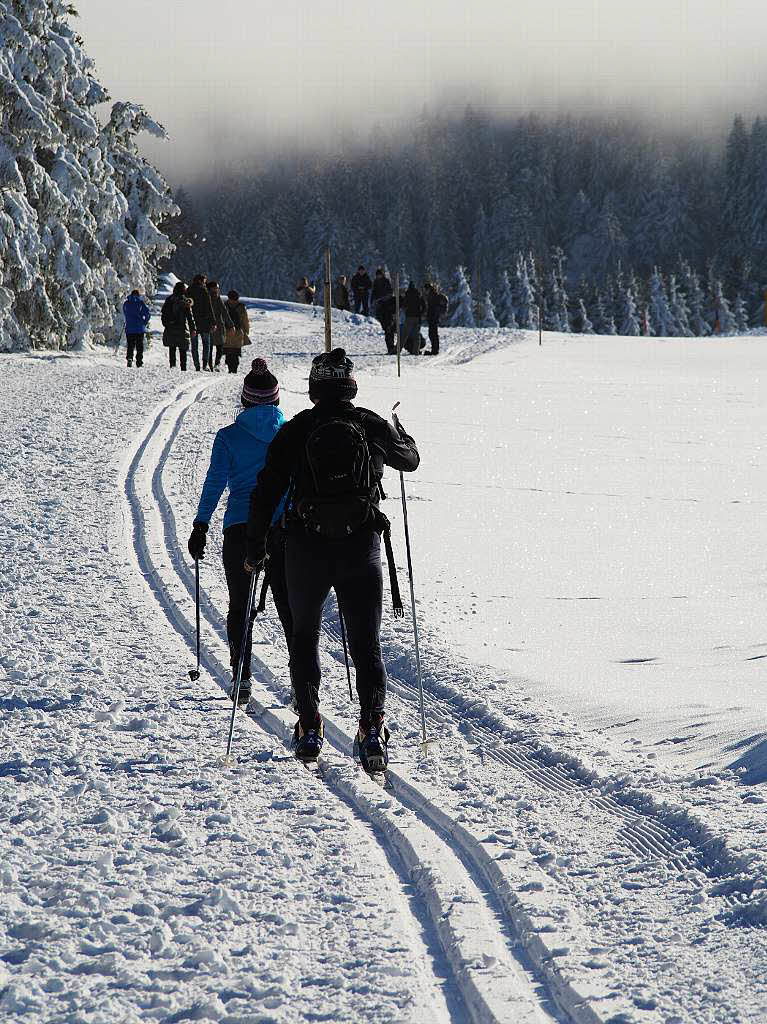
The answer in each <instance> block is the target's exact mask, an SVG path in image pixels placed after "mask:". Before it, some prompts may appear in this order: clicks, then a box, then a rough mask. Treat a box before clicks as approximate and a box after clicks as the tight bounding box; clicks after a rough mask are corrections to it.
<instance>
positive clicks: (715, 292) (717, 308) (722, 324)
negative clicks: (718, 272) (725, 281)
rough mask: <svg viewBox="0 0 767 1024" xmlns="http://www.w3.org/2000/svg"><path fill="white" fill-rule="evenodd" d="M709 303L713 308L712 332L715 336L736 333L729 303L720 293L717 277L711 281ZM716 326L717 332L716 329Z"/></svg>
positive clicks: (720, 284) (735, 325) (720, 288)
mask: <svg viewBox="0 0 767 1024" xmlns="http://www.w3.org/2000/svg"><path fill="white" fill-rule="evenodd" d="M711 301H712V303H713V307H714V324H715V327H714V331H715V333H716V334H724V335H731V334H735V333H736V331H737V323H736V321H735V317H734V316H733V315H732V310H731V309H730V303H729V302H728V301H727V299H726V298H725V295H724V292H723V291H722V282H721V281H720V280H719V278H717V277H713V278H712V281H711ZM716 325H718V328H719V329H718V330H717V329H716Z"/></svg>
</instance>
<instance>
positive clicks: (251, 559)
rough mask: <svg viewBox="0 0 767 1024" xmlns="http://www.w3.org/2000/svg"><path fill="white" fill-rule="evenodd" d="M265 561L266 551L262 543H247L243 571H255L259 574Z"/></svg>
mask: <svg viewBox="0 0 767 1024" xmlns="http://www.w3.org/2000/svg"><path fill="white" fill-rule="evenodd" d="M265 560H266V550H265V545H264V542H263V541H261V542H260V543H259V542H258V541H256V542H253V541H249V542H248V546H247V550H246V554H245V571H246V572H253V570H254V569H255V570H256V571H257V572H260V571H261V569H262V568H263V565H264V561H265Z"/></svg>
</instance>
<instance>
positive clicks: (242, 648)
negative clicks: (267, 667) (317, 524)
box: [226, 569, 260, 761]
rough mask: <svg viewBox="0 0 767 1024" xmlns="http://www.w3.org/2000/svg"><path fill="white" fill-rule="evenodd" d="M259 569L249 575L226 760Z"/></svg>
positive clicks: (230, 745)
mask: <svg viewBox="0 0 767 1024" xmlns="http://www.w3.org/2000/svg"><path fill="white" fill-rule="evenodd" d="M259 574H260V569H259V570H258V571H256V570H255V569H254V570H253V572H252V573H251V574H250V589H249V590H248V601H247V604H246V606H245V623H244V625H243V629H242V641H241V642H240V656H239V658H238V659H237V671H236V672H235V675H234V687H233V689H232V718H231V721H230V722H229V737H228V739H227V741H226V760H227V761H228V760H229V754H230V752H231V749H232V734H233V733H234V716H235V715H236V714H237V701H238V700H239V698H240V682H241V680H242V669H243V665H244V664H245V648H246V647H247V646H248V636H249V634H250V626H251V623H250V613H251V610H252V608H253V596H254V595H255V593H256V583H257V582H258V577H259Z"/></svg>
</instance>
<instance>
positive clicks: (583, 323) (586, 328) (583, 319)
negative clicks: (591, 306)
mask: <svg viewBox="0 0 767 1024" xmlns="http://www.w3.org/2000/svg"><path fill="white" fill-rule="evenodd" d="M574 327H575V330H576V331H579V332H580V333H581V334H593V333H594V325H593V324H592V322H591V321H590V320H589V315H588V313H587V312H586V303H585V302H584V301H583V299H578V311H577V313H576V317H575V324H574Z"/></svg>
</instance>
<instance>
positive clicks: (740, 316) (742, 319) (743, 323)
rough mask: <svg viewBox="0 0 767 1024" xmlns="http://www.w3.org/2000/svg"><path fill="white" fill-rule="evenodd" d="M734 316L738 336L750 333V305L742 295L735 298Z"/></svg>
mask: <svg viewBox="0 0 767 1024" xmlns="http://www.w3.org/2000/svg"><path fill="white" fill-rule="evenodd" d="M732 314H733V316H734V317H735V329H736V331H737V332H738V334H746V333H747V332H748V305H747V303H746V300H745V299H744V298H743V296H742V295H737V296H736V297H735V305H734V306H733V307H732Z"/></svg>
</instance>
